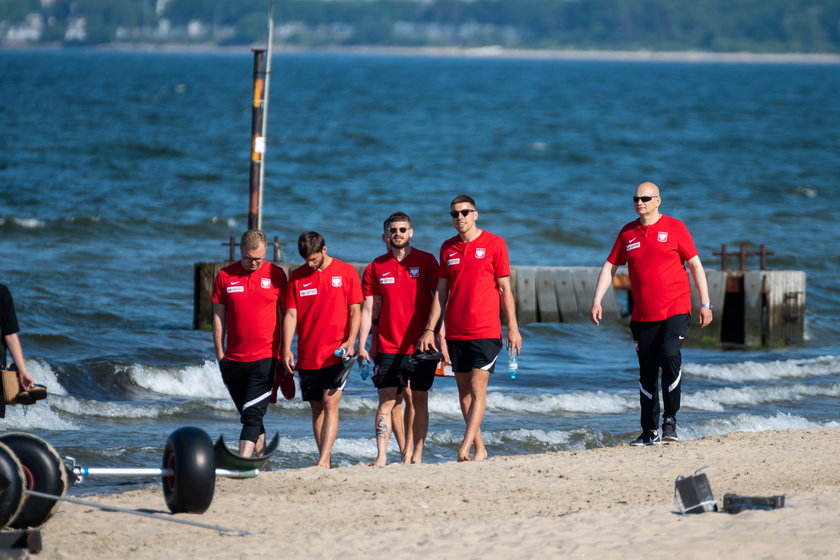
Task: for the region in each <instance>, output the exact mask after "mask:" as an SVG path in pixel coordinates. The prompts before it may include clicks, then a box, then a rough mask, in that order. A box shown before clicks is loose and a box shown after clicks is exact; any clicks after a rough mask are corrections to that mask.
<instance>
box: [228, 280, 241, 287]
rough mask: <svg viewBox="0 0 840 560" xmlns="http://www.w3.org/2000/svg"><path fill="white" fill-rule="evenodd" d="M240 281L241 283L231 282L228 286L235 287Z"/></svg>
mask: <svg viewBox="0 0 840 560" xmlns="http://www.w3.org/2000/svg"><path fill="white" fill-rule="evenodd" d="M241 281H242V280H237V281H236V282H231V283H230V285H231V286H236V285H237V284H239V283H240V282H241Z"/></svg>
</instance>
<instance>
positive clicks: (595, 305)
mask: <svg viewBox="0 0 840 560" xmlns="http://www.w3.org/2000/svg"><path fill="white" fill-rule="evenodd" d="M661 202H662V198H661V197H660V196H659V187H657V186H656V185H654V184H653V183H649V182H646V183H642V184H641V185H639V186H638V187H637V188H636V193H635V194H634V196H633V204H634V208H635V210H636V213H637V214H638V215H639V219H638V220H634V221H632V222H630V223H629V224H627V225H625V226H624V227H623V228H621V231H620V232H619V234H618V237H617V239H616V240H615V244H614V246H613V249H612V251H611V252H610V255H609V257H607V262H606V263H604V266H603V268H601V273H600V275H599V276H598V282H597V284H596V286H595V297H594V298H593V300H592V310H591V318H592V322H593V323H595V324H596V325H598V324H600V321H601V317H602V309H601V300H602V299H603V297H604V294H606V293H607V289H608V288H609V286H610V284H611V283H612V278H613V276H615V272H616V270H617V269H618V267H619V266H622V265H624V264H626V265H627V269H628V272H629V273H630V293H631V295H632V296H633V312H632V316H631V318H630V330H631V332H632V333H633V343H634V345H635V347H636V353H637V356H638V359H639V402H640V404H641V424H642V433H641V435H640V436H639V437H638V438H636V439H635V440H633V441H632V442H630V445H653V444H659V443H662V440H663V439H664V440H665V441H677V440H678V438H677V411H678V410H679V409H680V390H681V378H682V373H681V371H680V367H681V366H682V357H681V355H680V348H681V347H682V341H683V339H684V338H685V332H686V331H687V330H688V326H689V323H690V321H691V286H690V284H689V282H688V274H686V270H685V265H686V264H687V265H688V269H689V270H690V271H691V275H692V276H693V277H694V285H695V286H697V291H698V293H699V295H700V319H699V323H700V326H701V327H705V326H707V325H708V324H709V323H711V322H712V305H711V301H710V299H709V289H708V286H707V284H706V273H705V271H704V270H703V264H702V263H701V262H700V256H699V255H698V253H697V249H696V248H695V246H694V241H693V240H692V238H691V234H690V233H689V232H688V229H687V228H686V227H685V225H684V224H683V223H682V222H681V221H679V220H676V219H674V218H671V217H670V216H665V215H663V214H661V213H660V212H659V205H660V204H661ZM660 368H661V369H662V401H663V403H664V411H663V415H662V416H663V417H662V432H661V433H660V432H659V391H658V389H657V385H658V382H659V370H660Z"/></svg>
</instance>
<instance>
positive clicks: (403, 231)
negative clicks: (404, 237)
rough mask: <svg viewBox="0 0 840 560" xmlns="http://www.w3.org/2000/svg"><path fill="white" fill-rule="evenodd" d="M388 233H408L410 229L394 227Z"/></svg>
mask: <svg viewBox="0 0 840 560" xmlns="http://www.w3.org/2000/svg"><path fill="white" fill-rule="evenodd" d="M388 231H390V232H391V233H397V232H398V231H399V232H400V233H405V232H407V231H408V228H407V227H399V228H397V227H392V228H390V229H389V230H388Z"/></svg>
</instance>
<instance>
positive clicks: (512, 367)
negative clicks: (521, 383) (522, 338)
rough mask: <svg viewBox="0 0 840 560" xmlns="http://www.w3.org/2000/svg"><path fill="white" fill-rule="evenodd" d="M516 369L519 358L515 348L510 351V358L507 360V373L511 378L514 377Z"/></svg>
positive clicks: (517, 369) (517, 368)
mask: <svg viewBox="0 0 840 560" xmlns="http://www.w3.org/2000/svg"><path fill="white" fill-rule="evenodd" d="M517 371H519V359H518V356H517V354H516V350H514V351H512V352H511V353H510V359H509V360H508V374H509V375H510V378H511V379H516V372H517Z"/></svg>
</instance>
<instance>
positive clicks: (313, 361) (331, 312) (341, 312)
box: [286, 257, 364, 369]
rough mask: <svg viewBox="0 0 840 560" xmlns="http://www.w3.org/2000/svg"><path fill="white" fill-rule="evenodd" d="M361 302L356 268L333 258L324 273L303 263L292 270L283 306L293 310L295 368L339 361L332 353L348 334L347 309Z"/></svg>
mask: <svg viewBox="0 0 840 560" xmlns="http://www.w3.org/2000/svg"><path fill="white" fill-rule="evenodd" d="M363 300H364V298H363V297H362V286H361V282H360V281H359V274H358V273H357V272H356V269H355V268H353V267H352V266H351V265H349V264H347V263H345V262H342V261H340V260H338V259H336V258H335V257H333V259H332V262H330V264H329V266H327V268H325V269H324V270H312V269H311V268H309V267H308V266H307V265H305V264H304V265H303V266H300V267H298V268H296V269H294V270H293V271H292V274H291V277H290V278H289V287H288V289H287V290H286V307H287V308H288V309H297V335H298V343H297V351H298V352H297V353H298V355H297V369H321V368H324V367H327V366H330V365H333V364H336V363H338V362H339V361H340V360H339V358H338V357H336V355H335V354H334V352H335V350H336V348H338V347H339V346H341V344H342V343H343V342H344V340H345V339H346V338H347V335H348V334H349V331H350V311H349V306H351V305H353V304H355V303H361V302H362V301H363Z"/></svg>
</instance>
